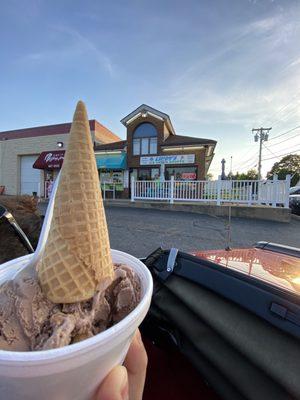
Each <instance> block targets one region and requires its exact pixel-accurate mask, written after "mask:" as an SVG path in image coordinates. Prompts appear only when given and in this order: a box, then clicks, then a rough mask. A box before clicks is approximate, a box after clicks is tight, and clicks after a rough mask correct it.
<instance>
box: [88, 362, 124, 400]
mask: <svg viewBox="0 0 300 400" xmlns="http://www.w3.org/2000/svg"><path fill="white" fill-rule="evenodd" d="M95 400H129V388H128V375H127V371H126V368H125V367H122V366H120V365H119V366H117V367H115V368H114V369H113V370H112V371H111V372H110V373H109V374H108V375H107V377H106V378H105V379H104V381H103V382H102V383H101V386H100V388H99V390H98V392H97V394H96V396H95Z"/></svg>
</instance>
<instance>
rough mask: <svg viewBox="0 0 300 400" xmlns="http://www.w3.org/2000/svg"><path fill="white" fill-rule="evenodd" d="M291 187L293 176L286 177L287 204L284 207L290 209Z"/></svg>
mask: <svg viewBox="0 0 300 400" xmlns="http://www.w3.org/2000/svg"><path fill="white" fill-rule="evenodd" d="M290 186H291V175H289V174H288V175H287V176H286V177H285V202H284V207H286V208H289V206H290V202H289V200H290Z"/></svg>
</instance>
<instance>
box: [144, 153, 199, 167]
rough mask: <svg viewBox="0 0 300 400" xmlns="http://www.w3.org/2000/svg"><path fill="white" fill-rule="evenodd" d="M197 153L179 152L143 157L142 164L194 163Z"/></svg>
mask: <svg viewBox="0 0 300 400" xmlns="http://www.w3.org/2000/svg"><path fill="white" fill-rule="evenodd" d="M194 162H195V154H177V155H171V156H151V157H141V159H140V165H157V164H194Z"/></svg>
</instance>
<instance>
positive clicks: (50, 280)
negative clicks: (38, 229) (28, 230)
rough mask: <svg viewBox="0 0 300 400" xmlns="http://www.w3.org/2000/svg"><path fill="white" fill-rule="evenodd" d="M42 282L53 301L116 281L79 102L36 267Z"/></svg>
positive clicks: (84, 296)
mask: <svg viewBox="0 0 300 400" xmlns="http://www.w3.org/2000/svg"><path fill="white" fill-rule="evenodd" d="M37 271H38V277H39V281H40V285H41V287H42V290H43V292H44V294H45V295H46V297H47V298H48V299H49V300H51V301H52V302H54V303H73V302H78V301H82V300H87V299H90V298H91V297H92V296H93V295H94V293H95V291H96V288H97V286H98V285H99V284H100V282H103V281H104V280H105V279H112V277H113V264H112V259H111V253H110V244H109V236H108V230H107V224H106V218H105V212H104V207H103V202H102V195H101V190H100V183H99V177H98V171H97V166H96V161H95V155H94V150H93V144H92V139H91V134H90V128H89V121H88V117H87V113H86V109H85V105H84V103H83V102H81V101H80V102H78V104H77V107H76V111H75V114H74V118H73V123H72V126H71V131H70V136H69V144H68V148H67V151H66V154H65V159H64V163H63V166H62V170H61V176H60V181H59V185H58V188H57V193H56V197H55V204H54V210H53V218H52V221H51V226H50V231H49V236H48V239H47V242H46V245H45V249H44V252H43V255H42V257H41V260H40V261H39V263H38V266H37Z"/></svg>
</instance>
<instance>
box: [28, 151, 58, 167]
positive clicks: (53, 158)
mask: <svg viewBox="0 0 300 400" xmlns="http://www.w3.org/2000/svg"><path fill="white" fill-rule="evenodd" d="M64 155H65V150H54V151H43V152H42V153H41V154H40V155H39V156H38V158H37V160H36V161H35V163H34V164H33V168H36V169H60V168H61V166H62V163H63V161H64Z"/></svg>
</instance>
